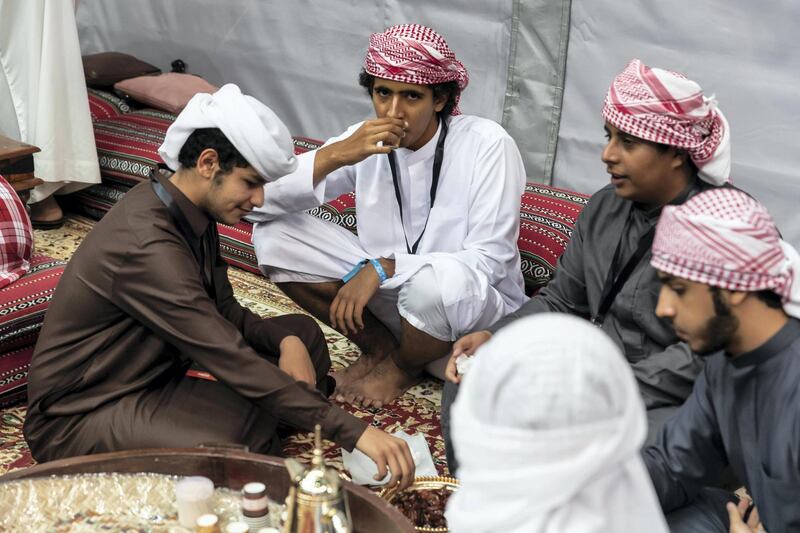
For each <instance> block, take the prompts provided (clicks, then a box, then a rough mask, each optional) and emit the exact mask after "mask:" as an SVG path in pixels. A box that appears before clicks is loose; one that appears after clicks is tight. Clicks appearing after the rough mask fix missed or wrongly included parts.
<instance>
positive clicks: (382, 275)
mask: <svg viewBox="0 0 800 533" xmlns="http://www.w3.org/2000/svg"><path fill="white" fill-rule="evenodd" d="M369 262H370V264H371V265H372V267H373V268H374V269H375V272H376V273H377V274H378V282H379V283H383V282H384V281H386V280H387V279H389V275H388V274H387V273H386V270H384V268H383V265H382V264H381V262H380V260H378V259H370V260H369Z"/></svg>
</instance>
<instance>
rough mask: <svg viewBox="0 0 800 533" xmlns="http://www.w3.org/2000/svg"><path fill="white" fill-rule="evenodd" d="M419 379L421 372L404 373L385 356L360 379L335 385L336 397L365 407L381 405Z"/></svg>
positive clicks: (341, 400)
mask: <svg viewBox="0 0 800 533" xmlns="http://www.w3.org/2000/svg"><path fill="white" fill-rule="evenodd" d="M421 380H422V374H419V375H416V376H412V375H409V374H406V373H405V372H403V371H402V370H400V369H399V368H398V367H397V365H395V364H394V361H392V358H391V357H386V358H385V359H383V360H382V361H381V362H380V363H378V364H377V365H376V366H375V368H374V369H373V370H372V372H370V373H369V374H367V375H366V376H364V377H363V378H362V379H359V380H358V381H356V382H352V383H350V384H349V385H346V386H343V387H341V388H340V387H337V389H336V390H337V394H336V399H337V400H338V401H340V402H347V403H352V404H353V405H358V406H361V407H366V408H369V407H383V406H384V405H386V404H387V403H389V402H391V401H393V400H394V399H396V398H397V397H399V396H400V395H401V394H403V393H404V392H405V391H407V390H408V389H409V388H411V387H412V386H414V385H416V384H417V383H419V382H420V381H421Z"/></svg>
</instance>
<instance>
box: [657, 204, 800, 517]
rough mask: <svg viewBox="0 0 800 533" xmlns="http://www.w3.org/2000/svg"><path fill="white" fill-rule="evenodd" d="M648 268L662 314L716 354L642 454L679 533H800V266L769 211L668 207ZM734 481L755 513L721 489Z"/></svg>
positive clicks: (692, 342)
mask: <svg viewBox="0 0 800 533" xmlns="http://www.w3.org/2000/svg"><path fill="white" fill-rule="evenodd" d="M651 264H652V266H653V268H655V269H656V270H657V271H658V275H659V277H660V278H661V281H662V284H663V285H662V288H661V293H660V295H659V300H658V306H657V308H656V314H657V315H658V316H660V317H664V318H667V319H669V320H671V321H672V324H673V326H674V328H675V331H676V333H677V335H678V336H679V337H680V338H681V339H683V340H685V341H686V342H687V343H688V344H689V346H690V347H691V348H692V350H693V351H694V352H695V353H698V354H701V355H703V354H704V355H710V357H708V360H707V361H706V364H705V366H704V369H703V372H702V373H701V374H700V376H698V378H697V382H696V383H695V386H694V389H693V391H692V394H691V396H690V397H689V398H688V399H687V400H686V403H685V404H684V405H683V406H682V407H681V408H680V409H679V410H678V411H677V413H676V414H675V416H673V417H672V418H671V419H669V420H668V421H667V422H666V424H665V426H664V428H663V429H662V431H661V432H660V434H659V435H658V438H657V442H656V444H655V445H654V446H651V447H649V448H647V449H645V451H644V459H645V463H646V465H647V468H648V470H649V471H650V476H651V478H652V480H653V484H654V486H655V488H656V492H657V493H658V496H659V499H660V500H661V505H662V508H663V510H664V512H665V513H666V515H667V521H668V523H669V525H670V528H671V530H672V531H673V532H675V531H680V532H684V531H685V532H704V533H705V532H720V533H726V532H728V531H729V528H730V531H736V532H745V531H753V532H756V531H760V530H763V529H762V528H765V529H766V531H768V532H769V533H781V532H786V531H800V320H798V317H800V256H798V254H797V251H796V250H794V249H793V248H792V247H791V246H790V245H788V244H787V243H785V242H783V241H781V239H780V236H779V234H778V231H777V229H776V228H775V225H774V223H773V221H772V218H771V217H770V215H769V213H768V212H767V210H766V208H764V206H762V205H761V204H759V203H758V202H757V201H756V200H754V199H753V198H751V197H750V196H748V195H747V194H745V193H743V192H741V191H737V190H733V189H727V188H726V189H717V190H712V191H707V192H704V193H701V194H699V195H697V196H695V197H694V198H692V199H691V200H689V201H688V202H687V203H685V204H683V205H681V206H674V207H672V206H670V207H665V208H664V211H663V213H662V214H661V218H660V220H659V222H658V227H657V230H656V236H655V241H654V242H653V252H652V260H651ZM730 473H732V474H733V475H735V477H736V478H737V479H738V481H739V482H741V483H743V484H744V485H745V487H746V488H747V492H748V494H749V495H750V496H752V498H753V502H752V505H748V502H746V501H745V502H741V503H740V505H739V506H737V505H736V504H734V503H731V500H732V498H731V497H732V494H730V493H727V492H726V491H724V490H721V489H717V488H714V487H718V486H720V484H721V483H722V482H723V480H724V479H725V478H726V477H728V478H729V476H730ZM726 506H727V510H726ZM748 507H752V508H751V509H749V510H748ZM759 522H760V524H759Z"/></svg>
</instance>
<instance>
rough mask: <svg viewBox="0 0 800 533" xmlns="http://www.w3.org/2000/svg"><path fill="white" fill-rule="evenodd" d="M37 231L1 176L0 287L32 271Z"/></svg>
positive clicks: (15, 194) (11, 189)
mask: <svg viewBox="0 0 800 533" xmlns="http://www.w3.org/2000/svg"><path fill="white" fill-rule="evenodd" d="M32 254H33V227H32V226H31V220H30V218H28V212H27V211H25V206H24V205H22V201H21V200H20V199H19V196H17V193H16V192H14V189H13V188H12V187H11V185H9V183H8V182H7V181H6V180H5V179H4V178H3V177H2V176H0V287H5V286H6V285H8V284H9V283H12V282H14V281H17V280H18V279H19V278H21V277H22V276H24V275H25V273H26V272H28V270H30V268H31V263H30V260H31V255H32Z"/></svg>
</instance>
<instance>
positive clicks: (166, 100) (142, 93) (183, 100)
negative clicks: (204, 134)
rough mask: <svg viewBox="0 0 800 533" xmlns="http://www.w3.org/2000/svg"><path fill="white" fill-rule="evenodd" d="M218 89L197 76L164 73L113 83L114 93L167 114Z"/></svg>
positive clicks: (174, 112) (181, 108)
mask: <svg viewBox="0 0 800 533" xmlns="http://www.w3.org/2000/svg"><path fill="white" fill-rule="evenodd" d="M217 89H219V87H217V86H215V85H211V84H210V83H208V82H207V81H206V80H204V79H203V78H201V77H200V76H194V75H192V74H180V73H178V72H167V73H166V74H159V75H158V76H139V77H136V78H130V79H127V80H122V81H120V82H117V83H115V84H114V90H116V91H117V92H118V93H120V94H122V95H124V96H125V97H126V98H128V97H130V98H132V99H134V100H136V101H137V102H141V103H143V104H145V105H147V106H150V107H154V108H156V109H162V110H164V111H166V112H167V113H173V114H176V115H177V114H178V113H180V112H181V111H183V108H184V107H186V104H188V103H189V100H191V98H192V96H194V95H195V94H197V93H213V92H216V90H217Z"/></svg>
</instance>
